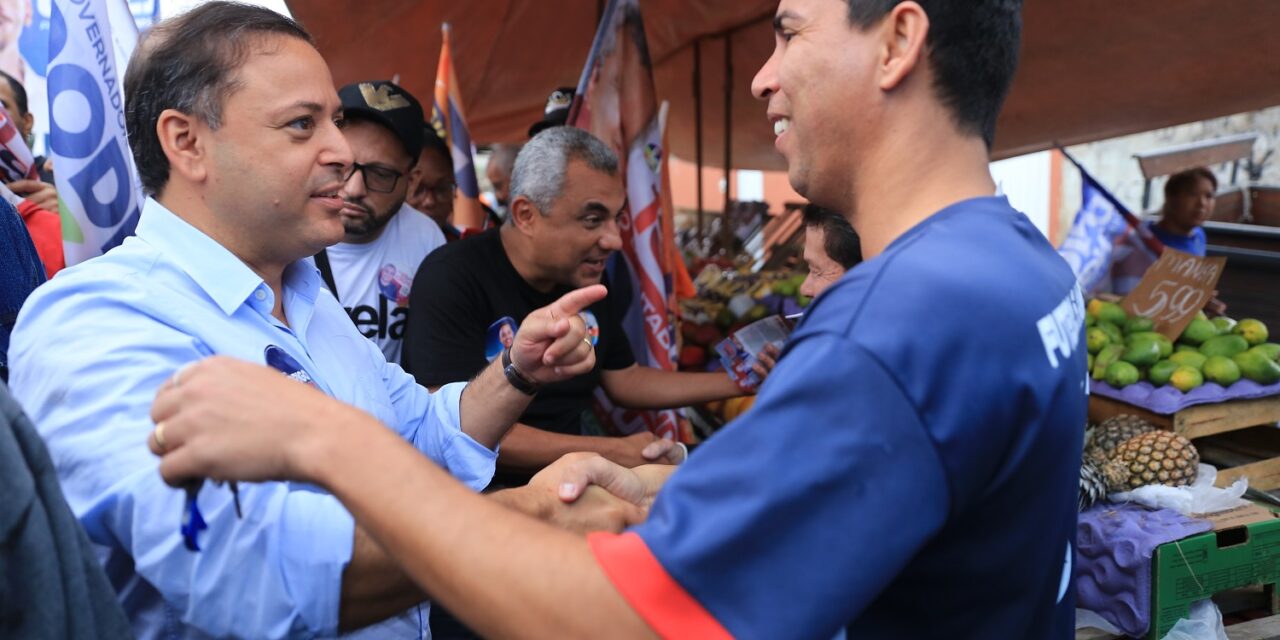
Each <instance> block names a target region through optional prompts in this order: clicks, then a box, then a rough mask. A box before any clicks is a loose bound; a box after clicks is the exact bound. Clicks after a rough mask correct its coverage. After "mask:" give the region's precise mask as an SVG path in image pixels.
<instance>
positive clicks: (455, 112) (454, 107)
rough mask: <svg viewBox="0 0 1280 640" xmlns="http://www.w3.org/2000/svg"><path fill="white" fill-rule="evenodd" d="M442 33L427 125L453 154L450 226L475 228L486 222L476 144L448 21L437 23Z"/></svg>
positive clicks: (483, 225) (480, 227)
mask: <svg viewBox="0 0 1280 640" xmlns="http://www.w3.org/2000/svg"><path fill="white" fill-rule="evenodd" d="M440 31H441V33H442V34H443V36H444V39H443V41H442V42H441V43H440V63H439V65H437V66H436V93H435V100H434V101H433V102H432V104H431V125H432V126H433V127H435V130H436V133H437V134H438V135H439V136H440V137H441V138H444V141H445V142H446V143H447V144H448V145H449V152H450V154H451V155H452V156H453V179H454V180H455V181H457V183H458V197H457V199H455V200H454V201H453V226H455V227H457V228H459V229H462V230H467V229H471V230H478V229H484V228H486V227H487V226H488V216H486V215H485V213H484V208H483V207H481V206H480V182H479V181H478V180H476V161H475V157H476V147H475V145H474V144H472V142H471V131H470V130H469V129H468V128H467V116H466V111H465V110H464V109H463V106H462V92H461V91H460V90H459V88H458V78H457V75H456V74H455V72H454V69H453V53H452V52H451V50H450V47H449V32H450V31H451V29H450V28H449V24H448V23H445V24H444V25H442V26H441V27H440Z"/></svg>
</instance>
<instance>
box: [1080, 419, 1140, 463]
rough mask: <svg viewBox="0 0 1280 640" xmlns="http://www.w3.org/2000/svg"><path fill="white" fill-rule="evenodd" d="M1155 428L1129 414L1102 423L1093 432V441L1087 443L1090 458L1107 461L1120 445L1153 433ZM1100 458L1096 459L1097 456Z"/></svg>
mask: <svg viewBox="0 0 1280 640" xmlns="http://www.w3.org/2000/svg"><path fill="white" fill-rule="evenodd" d="M1155 430H1156V426H1155V425H1154V424H1151V423H1150V422H1147V421H1146V420H1143V419H1142V418H1139V417H1138V416H1134V415H1129V414H1120V415H1118V416H1114V417H1111V418H1107V419H1106V420H1103V421H1102V424H1100V425H1098V426H1097V428H1095V429H1094V430H1093V440H1092V441H1091V442H1090V443H1089V453H1090V457H1093V458H1095V459H1099V460H1109V459H1110V458H1111V454H1112V451H1114V450H1115V448H1116V447H1118V446H1120V445H1121V444H1122V443H1124V442H1127V441H1128V440H1130V439H1132V438H1134V437H1135V436H1139V435H1142V434H1144V433H1146V432H1148V431H1155ZM1099 453H1100V454H1101V457H1100V458H1099V457H1098V454H1099Z"/></svg>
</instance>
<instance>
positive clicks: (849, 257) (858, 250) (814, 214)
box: [803, 204, 862, 269]
mask: <svg viewBox="0 0 1280 640" xmlns="http://www.w3.org/2000/svg"><path fill="white" fill-rule="evenodd" d="M803 215H804V226H806V227H813V228H815V229H822V231H823V237H824V238H825V241H824V242H823V243H822V250H823V251H826V252H827V255H828V256H830V257H831V259H832V260H835V261H836V264H839V265H840V266H842V267H844V268H845V269H852V268H853V267H854V265H856V264H858V263H859V262H862V241H861V240H860V239H858V232H857V231H854V230H853V227H852V226H851V225H850V224H849V221H848V220H846V219H845V217H844V216H843V215H841V214H839V213H836V212H835V211H832V210H830V209H823V208H822V207H819V206H818V205H816V204H807V205H805V206H804V212H803Z"/></svg>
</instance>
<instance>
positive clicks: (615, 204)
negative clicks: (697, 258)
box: [403, 127, 744, 478]
mask: <svg viewBox="0 0 1280 640" xmlns="http://www.w3.org/2000/svg"><path fill="white" fill-rule="evenodd" d="M625 200H626V194H625V191H624V189H623V186H622V179H621V176H620V175H619V172H618V160H617V157H616V156H615V155H614V154H613V152H612V151H610V150H609V149H608V147H606V146H605V145H604V143H602V142H601V141H600V140H598V139H596V138H595V137H594V136H592V135H591V134H589V133H587V132H585V131H582V130H579V129H573V128H568V127H556V128H553V129H548V130H546V131H544V132H542V133H540V134H539V135H537V136H536V137H535V138H534V139H533V140H531V141H530V142H529V143H528V144H527V145H525V147H524V149H523V150H521V152H520V155H519V157H518V158H517V159H516V165H515V170H514V171H513V173H512V179H511V215H510V218H509V219H508V221H507V223H506V224H504V225H503V226H502V227H500V228H498V229H492V230H490V231H488V232H485V233H483V234H481V235H479V236H475V237H472V238H467V239H465V240H463V241H460V242H455V243H451V244H449V245H446V246H445V247H442V248H440V249H438V250H436V251H435V252H434V253H432V254H431V255H430V256H428V258H427V259H426V260H425V261H424V262H423V263H422V267H421V269H422V274H423V275H422V277H421V278H415V279H414V283H413V289H412V292H411V293H410V295H409V304H410V306H411V307H412V308H413V309H414V315H413V316H412V317H411V318H410V319H409V323H408V327H407V329H406V331H405V337H404V355H403V365H404V368H405V370H406V371H408V372H409V373H411V374H413V376H414V377H415V378H417V379H418V382H419V383H421V384H423V385H425V386H427V387H438V386H440V385H443V384H446V383H449V382H455V381H459V380H467V379H470V378H471V377H472V376H474V375H475V374H476V372H478V371H480V370H481V369H483V368H484V366H485V365H486V364H487V363H488V362H489V361H491V360H493V359H494V358H497V357H500V356H501V353H502V340H501V338H502V335H503V334H504V332H505V331H510V330H514V328H515V326H516V325H518V324H519V323H520V322H521V321H522V320H523V319H524V317H525V315H527V314H528V313H529V312H530V311H532V310H534V309H537V308H539V307H543V306H546V304H547V301H550V300H555V299H556V298H557V297H558V296H560V295H563V293H564V292H566V291H570V290H572V289H574V288H577V287H582V286H586V285H590V284H596V283H599V282H600V281H601V278H602V276H603V275H604V272H605V263H606V260H607V259H608V257H609V255H610V254H611V253H612V252H614V251H616V250H618V249H620V248H621V246H622V240H621V238H620V236H619V234H618V225H617V220H616V218H617V216H618V214H619V212H621V210H622V208H623V204H624V202H625ZM586 318H587V323H588V326H591V325H592V324H593V323H594V326H595V327H597V328H598V330H599V331H598V337H597V342H596V363H597V364H596V368H595V370H593V371H592V372H591V373H590V374H587V375H583V376H579V377H577V378H574V379H571V380H568V381H565V382H561V383H558V384H554V385H549V386H547V387H546V388H544V389H541V390H540V391H539V393H538V396H537V397H536V398H535V399H534V401H533V403H532V404H530V405H529V408H528V410H527V411H526V412H525V414H524V415H523V416H522V417H521V422H520V423H519V424H517V425H516V426H515V427H514V428H513V429H512V430H511V431H510V432H509V434H508V436H507V437H506V439H504V440H503V442H502V448H501V449H500V450H499V458H498V464H499V466H500V467H501V468H502V469H504V470H506V471H508V472H515V473H525V474H527V473H533V472H536V471H537V470H538V469H541V468H542V467H544V466H546V465H547V464H550V463H551V462H553V461H555V460H556V459H557V458H559V457H560V456H561V455H563V454H565V453H569V452H573V451H595V452H598V453H600V454H601V455H603V456H605V457H606V458H609V459H611V460H613V461H615V462H617V463H619V464H623V465H627V466H635V465H639V464H643V463H645V462H651V461H665V462H678V461H679V460H680V458H681V457H682V456H683V452H682V451H681V450H680V449H673V448H672V447H671V444H670V443H668V442H666V441H656V439H655V437H654V436H653V435H651V434H649V433H647V432H646V433H640V434H635V435H632V436H628V437H625V438H604V437H593V436H584V435H582V425H581V416H582V412H583V411H584V410H586V409H588V408H589V406H590V402H591V396H592V393H593V391H594V390H595V388H596V386H603V388H604V390H605V391H606V392H607V393H608V394H609V396H610V398H611V399H612V400H613V401H614V402H615V403H616V404H618V405H621V406H623V407H627V408H633V409H664V408H670V407H679V406H685V405H688V404H692V403H696V402H705V401H709V400H715V399H720V398H726V397H731V396H737V395H741V394H743V393H744V391H743V390H741V389H739V388H738V387H737V386H736V385H735V384H734V383H733V382H732V381H731V380H730V379H729V377H728V376H727V375H725V374H723V373H679V372H671V371H663V370H659V369H654V368H650V367H644V366H640V365H637V364H636V361H635V357H634V356H633V355H632V353H631V348H630V346H629V344H628V342H627V337H626V335H624V334H623V331H622V327H621V323H620V321H621V318H619V317H618V311H617V309H616V308H615V306H613V305H611V304H609V299H608V298H606V299H605V300H602V301H600V302H598V303H596V304H595V305H593V306H592V307H590V309H589V310H588V312H587V314H586ZM508 478H510V476H508Z"/></svg>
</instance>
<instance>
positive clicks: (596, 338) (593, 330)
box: [578, 311, 600, 347]
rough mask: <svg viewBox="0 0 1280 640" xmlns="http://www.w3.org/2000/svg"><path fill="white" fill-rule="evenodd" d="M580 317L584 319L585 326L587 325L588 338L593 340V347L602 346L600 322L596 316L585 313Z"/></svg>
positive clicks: (588, 312) (580, 314)
mask: <svg viewBox="0 0 1280 640" xmlns="http://www.w3.org/2000/svg"><path fill="white" fill-rule="evenodd" d="M578 315H579V316H581V317H582V322H583V324H585V325H587V337H588V338H590V339H591V346H593V347H594V346H596V345H597V344H600V321H599V320H596V314H594V313H591V312H590V311H583V312H581V313H579V314H578Z"/></svg>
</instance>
